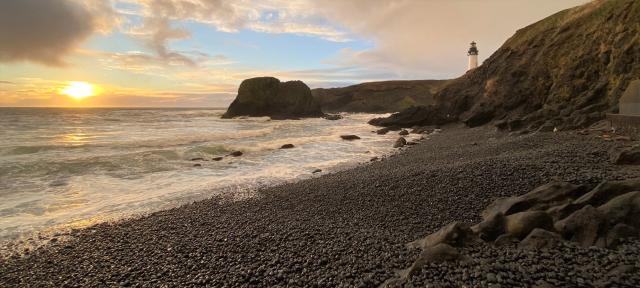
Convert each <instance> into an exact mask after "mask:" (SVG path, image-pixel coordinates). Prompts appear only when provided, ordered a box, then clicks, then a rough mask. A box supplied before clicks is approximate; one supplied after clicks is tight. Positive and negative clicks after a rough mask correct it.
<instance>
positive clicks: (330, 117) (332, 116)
mask: <svg viewBox="0 0 640 288" xmlns="http://www.w3.org/2000/svg"><path fill="white" fill-rule="evenodd" d="M323 118H324V119H327V120H331V121H335V120H340V119H342V115H340V114H327V115H325V116H324V117H323Z"/></svg>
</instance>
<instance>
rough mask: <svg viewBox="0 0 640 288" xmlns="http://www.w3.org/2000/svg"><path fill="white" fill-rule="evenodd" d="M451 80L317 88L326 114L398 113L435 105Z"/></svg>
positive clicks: (371, 83) (388, 82)
mask: <svg viewBox="0 0 640 288" xmlns="http://www.w3.org/2000/svg"><path fill="white" fill-rule="evenodd" d="M447 81H448V80H414V81H383V82H369V83H362V84H358V85H353V86H349V87H344V88H331V89H313V90H312V91H311V92H312V93H313V97H314V98H315V99H316V100H317V101H318V102H319V103H320V106H321V107H322V110H323V111H325V112H368V113H388V112H398V111H401V110H403V109H405V108H409V107H411V106H418V105H429V104H432V103H433V102H434V100H433V94H435V93H436V92H437V91H438V90H439V89H441V88H442V86H444V84H446V83H447Z"/></svg>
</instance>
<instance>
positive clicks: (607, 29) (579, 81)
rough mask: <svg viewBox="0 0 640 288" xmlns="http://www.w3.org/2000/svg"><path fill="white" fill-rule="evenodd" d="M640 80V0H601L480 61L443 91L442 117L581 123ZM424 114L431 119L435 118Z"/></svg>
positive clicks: (518, 124)
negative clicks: (632, 83)
mask: <svg viewBox="0 0 640 288" xmlns="http://www.w3.org/2000/svg"><path fill="white" fill-rule="evenodd" d="M638 78H640V1H637V0H600V1H594V2H591V3H589V4H586V5H583V6H579V7H576V8H572V9H568V10H565V11H562V12H559V13H557V14H555V15H552V16H550V17H548V18H546V19H544V20H542V21H539V22H537V23H534V24H532V25H530V26H528V27H525V28H523V29H521V30H518V31H517V32H516V34H515V35H514V36H513V37H511V38H510V39H509V40H507V42H506V43H505V44H504V45H503V46H502V47H501V48H500V49H499V50H498V51H496V52H495V53H494V54H493V55H491V57H490V58H489V59H487V60H486V61H485V62H484V63H483V65H482V66H480V67H478V68H477V69H474V70H472V71H469V72H467V73H466V74H465V75H463V76H462V77H460V78H457V79H455V80H451V81H450V82H449V83H448V85H446V86H445V87H444V88H443V89H442V90H441V91H439V92H438V93H437V94H436V95H435V107H434V109H435V110H437V111H438V112H439V113H438V114H440V115H444V116H443V117H445V118H444V119H442V118H441V119H438V120H439V121H440V122H442V121H455V120H462V121H464V122H465V123H467V125H468V126H478V125H483V124H487V123H489V122H491V121H498V120H499V121H500V123H499V124H498V125H497V126H499V127H511V128H512V129H519V128H522V129H525V128H526V129H529V130H537V129H539V128H540V127H547V128H548V127H551V128H552V127H558V128H559V129H575V128H580V127H585V126H587V125H589V124H591V123H593V122H595V121H597V120H600V119H602V118H603V117H604V113H605V112H609V111H611V112H615V111H617V105H618V99H619V98H620V96H621V95H622V93H623V92H624V90H625V88H626V87H627V85H628V84H629V83H630V81H631V80H634V79H638ZM427 110H429V111H431V110H433V109H427ZM412 113H415V112H412ZM396 118H397V115H396ZM422 118H423V120H421V119H420V117H418V119H416V120H417V122H420V121H422V122H420V124H431V123H429V122H433V121H432V120H431V119H432V118H434V117H424V115H423V117H422ZM387 122H388V123H386V124H385V125H394V124H393V123H392V122H393V121H392V119H388V120H387ZM373 123H374V124H376V121H374V122H373Z"/></svg>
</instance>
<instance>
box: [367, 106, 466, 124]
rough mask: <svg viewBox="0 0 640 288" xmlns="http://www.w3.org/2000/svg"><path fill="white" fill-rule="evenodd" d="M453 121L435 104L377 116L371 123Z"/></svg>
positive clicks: (440, 122)
mask: <svg viewBox="0 0 640 288" xmlns="http://www.w3.org/2000/svg"><path fill="white" fill-rule="evenodd" d="M451 121H453V120H452V119H449V117H447V116H445V115H443V114H442V112H441V111H440V110H438V109H437V108H436V107H435V106H412V107H409V108H407V109H404V110H402V111H400V112H398V113H394V114H392V115H391V116H389V117H386V118H375V119H371V120H370V121H369V124H371V125H375V126H385V127H389V126H398V127H412V126H423V125H442V124H446V123H449V122H451Z"/></svg>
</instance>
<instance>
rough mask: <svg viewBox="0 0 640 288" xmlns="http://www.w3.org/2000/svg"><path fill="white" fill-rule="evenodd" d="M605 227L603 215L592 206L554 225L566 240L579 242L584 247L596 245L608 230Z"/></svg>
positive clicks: (585, 207)
mask: <svg viewBox="0 0 640 288" xmlns="http://www.w3.org/2000/svg"><path fill="white" fill-rule="evenodd" d="M604 225H605V223H604V217H603V215H602V213H601V212H600V211H598V210H597V209H596V208H593V206H591V205H587V206H584V207H583V208H582V209H580V210H578V211H576V212H574V213H573V214H571V215H569V216H568V217H567V218H565V219H564V220H561V221H558V222H556V223H555V224H554V226H555V229H556V230H557V231H558V232H560V234H561V235H562V236H563V237H564V238H565V239H568V240H571V241H574V242H577V243H578V244H580V246H582V247H589V246H593V245H595V244H596V241H597V240H598V238H599V237H600V236H601V235H602V233H603V232H604V230H605V229H606V228H605V226H604Z"/></svg>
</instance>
